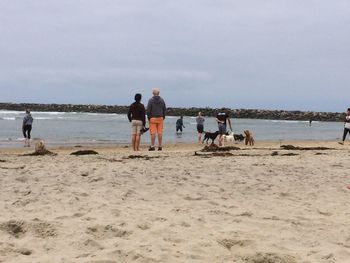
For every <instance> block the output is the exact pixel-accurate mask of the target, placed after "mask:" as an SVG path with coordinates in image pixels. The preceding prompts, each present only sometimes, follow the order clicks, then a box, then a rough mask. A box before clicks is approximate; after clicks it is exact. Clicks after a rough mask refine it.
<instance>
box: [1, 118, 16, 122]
mask: <svg viewBox="0 0 350 263" xmlns="http://www.w3.org/2000/svg"><path fill="white" fill-rule="evenodd" d="M0 120H6V121H15V120H16V117H0Z"/></svg>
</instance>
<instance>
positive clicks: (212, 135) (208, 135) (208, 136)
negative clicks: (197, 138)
mask: <svg viewBox="0 0 350 263" xmlns="http://www.w3.org/2000/svg"><path fill="white" fill-rule="evenodd" d="M218 135H219V131H216V132H206V133H204V139H203V141H202V143H204V141H206V144H208V141H209V139H211V143H212V144H213V143H214V141H215V139H216V137H218Z"/></svg>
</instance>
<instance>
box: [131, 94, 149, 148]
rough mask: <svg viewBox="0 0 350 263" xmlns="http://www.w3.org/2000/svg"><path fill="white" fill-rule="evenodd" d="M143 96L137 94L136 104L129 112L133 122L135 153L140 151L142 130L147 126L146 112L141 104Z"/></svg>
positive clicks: (132, 137) (133, 146)
mask: <svg viewBox="0 0 350 263" xmlns="http://www.w3.org/2000/svg"><path fill="white" fill-rule="evenodd" d="M141 98H142V95H141V94H140V93H137V94H135V102H134V103H133V104H131V105H130V107H129V111H128V119H129V121H130V122H131V129H132V135H131V142H132V148H133V149H134V151H139V150H140V141H141V130H142V129H143V128H144V127H145V126H146V110H145V106H144V105H143V104H142V103H141Z"/></svg>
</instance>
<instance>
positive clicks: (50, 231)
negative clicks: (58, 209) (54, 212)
mask: <svg viewBox="0 0 350 263" xmlns="http://www.w3.org/2000/svg"><path fill="white" fill-rule="evenodd" d="M0 230H3V231H5V232H7V233H8V234H10V235H12V236H14V237H17V238H20V237H22V236H24V234H25V233H27V232H32V233H33V234H34V235H35V236H37V237H40V238H47V237H52V236H56V229H55V228H54V227H53V226H52V225H51V224H50V223H47V222H45V221H39V220H37V222H33V223H26V222H24V221H21V220H10V221H8V222H5V223H2V224H0Z"/></svg>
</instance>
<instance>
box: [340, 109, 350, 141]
mask: <svg viewBox="0 0 350 263" xmlns="http://www.w3.org/2000/svg"><path fill="white" fill-rule="evenodd" d="M348 133H350V108H348V109H347V112H346V116H345V120H344V132H343V140H342V141H341V142H339V144H342V145H343V144H344V141H345V138H346V135H348Z"/></svg>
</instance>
